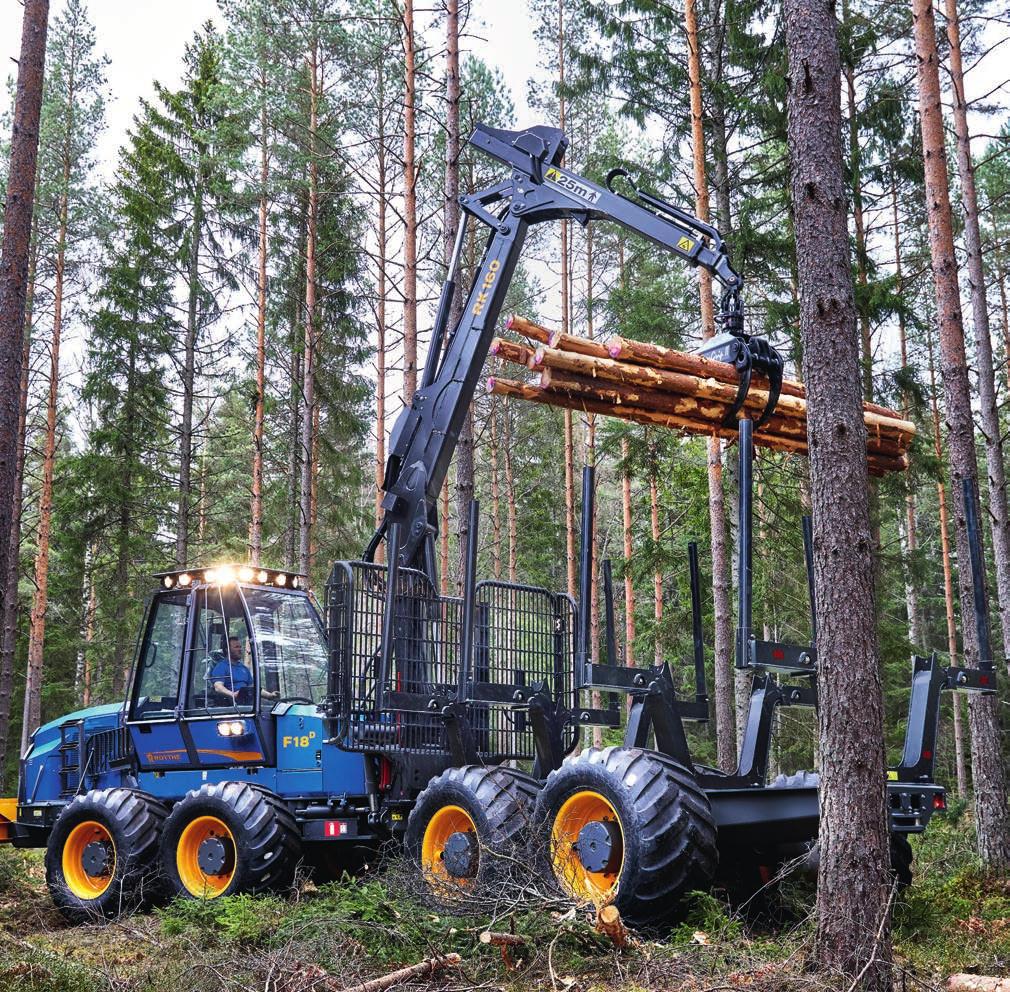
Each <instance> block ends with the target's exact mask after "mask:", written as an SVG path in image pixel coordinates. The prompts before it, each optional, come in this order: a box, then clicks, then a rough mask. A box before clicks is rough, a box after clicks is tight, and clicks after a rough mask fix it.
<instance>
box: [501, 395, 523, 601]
mask: <svg viewBox="0 0 1010 992" xmlns="http://www.w3.org/2000/svg"><path fill="white" fill-rule="evenodd" d="M502 419H503V420H504V421H505V430H504V436H503V438H502V447H503V448H504V449H505V514H506V521H507V524H508V540H509V549H508V550H509V582H515V581H516V575H517V567H516V566H517V564H518V557H519V548H518V535H519V523H518V519H517V513H516V483H515V473H514V472H513V471H512V410H511V408H510V407H509V404H508V403H507V402H506V404H505V416H504V417H503V418H502Z"/></svg>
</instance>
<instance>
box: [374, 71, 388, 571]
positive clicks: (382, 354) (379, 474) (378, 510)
mask: <svg viewBox="0 0 1010 992" xmlns="http://www.w3.org/2000/svg"><path fill="white" fill-rule="evenodd" d="M377 88H378V94H377V97H378V105H379V115H378V121H377V122H376V124H377V127H378V129H379V134H378V152H377V156H376V159H377V161H376V169H377V188H378V193H379V203H378V228H377V232H376V234H377V240H378V244H377V246H376V251H377V252H378V261H377V273H376V289H375V295H376V303H375V335H376V339H375V526H376V527H378V526H379V525H380V524H381V523H382V516H383V514H382V483H383V480H384V479H385V476H386V286H387V282H388V280H387V278H386V252H387V245H386V210H387V199H386V182H387V178H386V168H387V166H386V115H385V113H384V112H383V111H384V107H385V90H386V76H385V71H384V68H383V59H382V57H380V58H379V60H378V66H377ZM385 554H386V548H385V543H384V542H380V543H379V546H378V548H376V551H375V560H376V561H377V562H380V563H381V562H383V561H384V560H385Z"/></svg>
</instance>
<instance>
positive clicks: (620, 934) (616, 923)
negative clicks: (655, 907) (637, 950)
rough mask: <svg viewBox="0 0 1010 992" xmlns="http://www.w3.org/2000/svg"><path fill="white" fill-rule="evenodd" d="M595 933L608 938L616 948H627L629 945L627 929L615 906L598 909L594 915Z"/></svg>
mask: <svg viewBox="0 0 1010 992" xmlns="http://www.w3.org/2000/svg"><path fill="white" fill-rule="evenodd" d="M596 932H597V933H602V934H604V935H605V936H607V937H609V938H610V939H611V940H612V941H613V942H614V946H615V947H617V948H624V947H627V946H628V945H629V944H630V943H631V937H630V935H629V934H628V928H627V927H626V926H625V925H624V921H623V920H622V919H621V914H620V912H619V911H618V909H617V907H616V906H612V905H611V906H601V907H600V909H599V910H598V911H597V913H596Z"/></svg>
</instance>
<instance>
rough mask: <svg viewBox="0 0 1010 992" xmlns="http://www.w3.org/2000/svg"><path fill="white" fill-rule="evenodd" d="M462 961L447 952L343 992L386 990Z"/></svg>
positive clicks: (353, 986)
mask: <svg viewBox="0 0 1010 992" xmlns="http://www.w3.org/2000/svg"><path fill="white" fill-rule="evenodd" d="M460 961H462V958H460V956H459V955H458V954H446V955H443V956H442V957H437V958H428V959H426V960H425V961H421V962H419V963H418V964H412V965H410V966H409V967H407V968H400V969H399V970H398V971H392V972H390V973H389V974H388V975H383V976H382V977H381V978H373V979H372V980H371V981H369V982H362V983H361V984H360V985H349V986H346V987H345V988H344V989H343V990H342V992H385V990H386V989H391V988H393V987H394V986H398V985H401V984H402V983H404V982H409V981H413V979H415V978H425V977H426V976H428V975H433V974H435V973H436V972H438V971H443V970H444V969H446V968H458V967H459V964H460Z"/></svg>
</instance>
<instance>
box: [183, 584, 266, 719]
mask: <svg viewBox="0 0 1010 992" xmlns="http://www.w3.org/2000/svg"><path fill="white" fill-rule="evenodd" d="M190 656H191V659H192V661H191V664H190V673H191V674H190V686H189V696H188V699H187V703H186V705H187V709H189V710H199V711H218V710H229V711H234V710H251V709H252V708H253V704H254V703H255V701H256V696H255V691H256V690H255V682H256V679H255V659H254V657H253V651H252V642H251V639H250V637H249V625H248V623H247V621H246V616H245V610H244V609H243V606H242V596H241V594H240V592H239V590H238V587H237V586H234V585H233V586H227V587H223V586H206V587H205V588H202V589H199V590H198V591H197V593H196V613H195V616H194V621H193V641H192V644H191V645H190Z"/></svg>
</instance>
